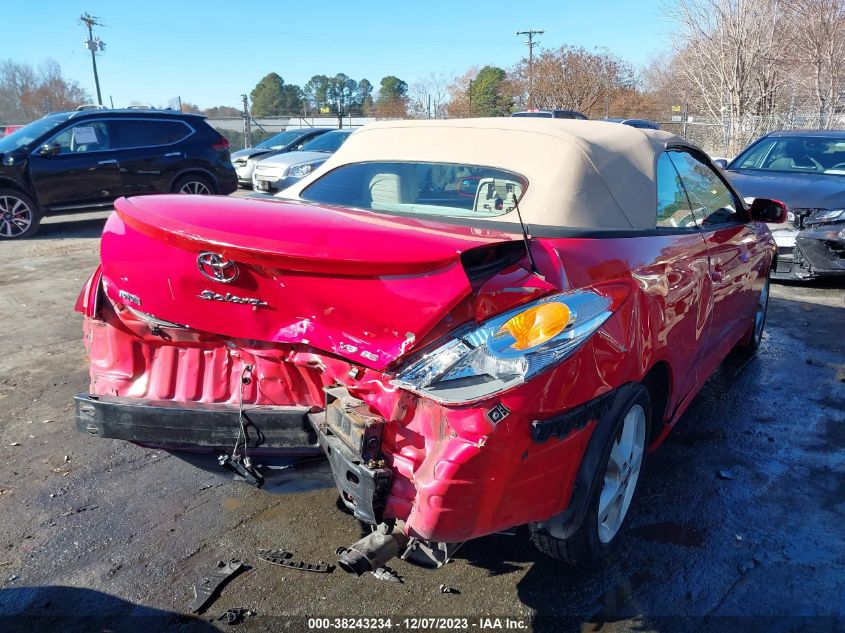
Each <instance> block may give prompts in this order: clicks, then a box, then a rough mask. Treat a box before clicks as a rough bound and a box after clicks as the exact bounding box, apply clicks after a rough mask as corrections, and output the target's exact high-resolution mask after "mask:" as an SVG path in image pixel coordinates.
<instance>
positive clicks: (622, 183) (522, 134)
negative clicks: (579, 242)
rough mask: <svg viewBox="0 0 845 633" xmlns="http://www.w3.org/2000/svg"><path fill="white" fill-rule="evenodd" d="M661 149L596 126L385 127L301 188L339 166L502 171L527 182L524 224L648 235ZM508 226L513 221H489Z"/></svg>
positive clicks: (366, 133)
mask: <svg viewBox="0 0 845 633" xmlns="http://www.w3.org/2000/svg"><path fill="white" fill-rule="evenodd" d="M668 142H677V143H679V144H685V145H686V144H687V143H685V142H684V141H683V139H681V138H680V137H677V136H674V135H673V134H669V133H668V132H662V131H659V130H646V129H638V128H633V127H630V126H628V125H622V124H619V123H608V122H604V121H578V120H566V119H545V118H531V117H512V118H504V117H502V118H485V119H447V120H433V121H385V122H379V123H373V124H371V125H367V126H365V127H363V128H361V129H360V130H358V131H356V132H355V133H354V134H353V135H352V136H350V137H349V139H348V140H347V141H346V142H345V143H344V144H343V146H342V147H341V148H340V149H339V150H338V151H337V153H336V154H335V155H334V156H332V157H331V158H330V159H329V160H328V161H326V163H325V164H324V166H323V168H321V169H319V170H317V172H316V173H315V174H312V175H310V176H309V177H307V178H305V179H303V181H302V182H300V183H298V184H296V185H294V186H293V187H291V188H289V189H287V190H286V191H285V193H284V195H285V197H298V196H299V194H300V193H301V191H302V190H303V189H305V188H306V187H307V186H308V185H309V184H310V183H311V182H313V181H314V180H316V179H318V178H319V177H320V176H321V175H323V174H325V173H326V172H327V171H329V170H331V169H334V168H336V167H338V166H340V165H345V164H349V163H359V162H367V161H432V162H449V163H461V164H468V165H484V166H489V167H497V168H501V169H507V170H510V171H513V172H516V173H518V174H521V175H523V176H524V177H525V178H527V179H528V188H527V190H526V191H525V195H524V196H523V198H522V199H521V200H520V203H519V208H520V211H521V212H522V217H523V219H524V220H525V221H526V222H527V223H529V224H540V225H550V226H563V227H573V228H596V229H630V228H637V229H651V228H654V226H655V212H656V205H657V190H656V187H655V164H656V162H657V157H658V155H659V154H660V153H661V152H662V151H663V150H664V149H665V147H666V144H667V143H668ZM494 219H496V220H501V221H506V222H518V219H517V216H516V212H515V211H511V212H510V213H507V214H505V215H502V216H499V217H496V218H494Z"/></svg>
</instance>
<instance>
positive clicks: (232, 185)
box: [0, 109, 237, 239]
mask: <svg viewBox="0 0 845 633" xmlns="http://www.w3.org/2000/svg"><path fill="white" fill-rule="evenodd" d="M235 189H237V176H236V174H235V170H234V168H233V167H232V162H231V160H230V157H229V141H227V140H226V139H225V138H224V137H223V136H221V135H220V134H219V133H218V132H216V131H215V130H214V129H213V128H212V127H211V126H210V125H208V123H206V122H205V120H204V117H202V116H199V115H193V114H184V113H182V112H176V111H172V110H170V111H153V110H150V111H133V110H106V109H96V110H82V111H76V112H64V113H58V114H50V115H47V116H45V117H43V118H41V119H39V120H37V121H35V122H33V123H30V124H29V125H26V126H24V127H22V128H20V129H19V130H16V131H15V132H13V133H12V134H9V135H8V136H4V137H3V138H0V238H6V239H8V238H22V237H29V236H31V235H34V234H35V232H36V231H37V230H38V226H39V223H40V222H41V218H42V217H43V216H44V215H46V214H49V213H54V212H67V211H74V210H80V209H90V208H92V207H101V206H108V205H111V204H112V202H113V201H114V200H115V199H116V198H119V197H121V196H131V195H138V194H145V193H190V194H229V193H231V192H233V191H234V190H235Z"/></svg>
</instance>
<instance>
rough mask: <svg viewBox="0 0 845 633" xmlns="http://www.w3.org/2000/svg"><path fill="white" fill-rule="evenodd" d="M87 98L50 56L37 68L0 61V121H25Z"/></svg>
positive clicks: (74, 104) (76, 104) (66, 108)
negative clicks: (63, 73)
mask: <svg viewBox="0 0 845 633" xmlns="http://www.w3.org/2000/svg"><path fill="white" fill-rule="evenodd" d="M87 98H88V95H87V94H86V92H85V90H83V89H82V87H81V86H80V85H79V84H78V83H77V82H75V81H73V80H72V79H66V78H65V77H64V76H63V75H62V70H61V67H60V66H59V64H58V63H57V62H55V61H53V60H47V61H46V62H44V63H43V64H42V65H41V66H40V67H39V69H38V71H37V72H36V70H35V69H33V68H32V66H30V65H28V64H19V63H16V62H13V61H12V60H7V61H5V62H2V63H0V121H8V122H11V121H14V122H20V123H26V122H29V121H31V120H33V119H36V118H38V117H40V116H43V115H44V114H47V112H51V111H57V110H70V109H73V108H75V107H76V106H78V105H80V104H82V103H85V101H86V100H87Z"/></svg>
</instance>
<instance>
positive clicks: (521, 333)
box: [499, 301, 572, 350]
mask: <svg viewBox="0 0 845 633" xmlns="http://www.w3.org/2000/svg"><path fill="white" fill-rule="evenodd" d="M571 317H572V313H571V312H570V311H569V308H567V307H566V306H565V305H564V304H562V303H557V302H554V301H550V302H549V303H542V304H540V305H538V306H534V307H533V308H529V309H528V310H526V311H525V312H520V313H519V314H517V315H516V316H515V317H513V318H512V319H510V320H509V321H507V322H506V323H505V324H504V325H502V327H501V328H500V329H499V332H508V333H509V334H510V335H511V336H513V338H514V339H515V342H514V344H513V345H512V346H511V347H513V348H514V349H518V350H525V349H531V348H532V347H536V346H537V345H541V344H543V343H545V342H546V341H548V340H550V339H552V338H554V337H555V336H557V335H558V334H560V333H561V332H563V330H564V328H566V326H567V325H569V319H570V318H571Z"/></svg>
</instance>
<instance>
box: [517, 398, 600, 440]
mask: <svg viewBox="0 0 845 633" xmlns="http://www.w3.org/2000/svg"><path fill="white" fill-rule="evenodd" d="M615 396H616V394H615V391H610V392H608V393H606V394H604V395H602V396H599V397H598V398H594V399H592V400H590V401H588V402H585V403H584V404H582V405H579V406H577V407H575V408H574V409H570V410H569V411H567V412H566V413H562V414H561V415H556V416H554V417H552V418H546V419H545V420H534V421H533V422H532V423H531V439H533V440H534V441H535V442H537V443H538V444H542V443H543V442H546V441H547V440H548V439H549V438H551V437H557V438H559V439H564V438H566V437H567V436H568V435H569V434H570V433H572V431H574V430H575V429H583V428H584V427H585V426H587V423H588V422H589V421H590V420H598V419H599V418H600V417H601V416H602V415H604V413H605V412H606V411H607V410H608V409H609V408H610V406H611V404H613V398H614V397H615Z"/></svg>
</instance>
